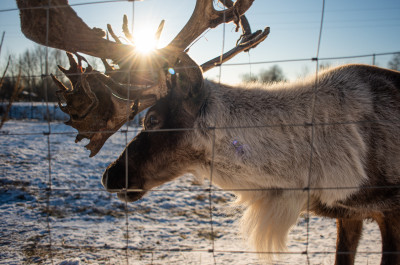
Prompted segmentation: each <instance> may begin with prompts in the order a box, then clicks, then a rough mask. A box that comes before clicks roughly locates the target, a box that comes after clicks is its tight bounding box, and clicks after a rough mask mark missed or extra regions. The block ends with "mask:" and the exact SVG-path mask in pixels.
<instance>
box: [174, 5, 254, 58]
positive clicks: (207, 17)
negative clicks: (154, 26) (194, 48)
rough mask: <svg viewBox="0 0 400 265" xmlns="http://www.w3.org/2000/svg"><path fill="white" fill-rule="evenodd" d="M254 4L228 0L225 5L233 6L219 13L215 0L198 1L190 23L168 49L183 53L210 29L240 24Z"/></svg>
mask: <svg viewBox="0 0 400 265" xmlns="http://www.w3.org/2000/svg"><path fill="white" fill-rule="evenodd" d="M225 1H226V0H225ZM253 2H254V0H237V1H236V2H235V3H233V2H232V1H230V2H229V0H228V1H226V2H225V4H226V5H227V6H229V5H231V7H229V8H228V9H226V10H223V11H217V10H215V8H214V6H213V0H197V1H196V6H195V9H194V11H193V13H192V16H191V17H190V19H189V21H188V23H187V24H186V25H185V26H184V28H183V29H182V30H181V31H180V32H179V33H178V35H177V36H176V37H175V38H174V39H173V40H172V41H171V43H170V44H169V45H168V46H167V48H168V49H172V50H179V51H183V50H184V49H185V48H186V47H187V46H189V45H190V44H191V43H192V42H193V41H194V40H195V39H196V38H197V37H199V36H200V35H201V34H202V33H203V32H204V31H205V30H207V29H208V28H215V27H217V26H218V25H220V24H222V23H229V22H232V21H234V22H235V23H236V24H238V23H239V21H240V17H241V16H242V15H243V14H244V13H245V12H246V11H247V10H248V9H249V8H250V6H251V5H252V4H253ZM227 3H228V4H227Z"/></svg>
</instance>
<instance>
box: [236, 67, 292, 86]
mask: <svg viewBox="0 0 400 265" xmlns="http://www.w3.org/2000/svg"><path fill="white" fill-rule="evenodd" d="M285 80H286V77H285V75H284V74H283V70H282V68H280V67H279V66H278V65H273V66H271V67H270V68H269V69H267V70H261V71H260V73H259V74H258V75H251V74H244V75H242V81H243V82H244V83H252V82H259V83H264V84H267V83H274V82H280V81H285Z"/></svg>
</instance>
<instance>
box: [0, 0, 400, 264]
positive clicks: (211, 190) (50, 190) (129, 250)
mask: <svg viewBox="0 0 400 265" xmlns="http://www.w3.org/2000/svg"><path fill="white" fill-rule="evenodd" d="M112 2H132V13H133V14H134V6H135V1H132V0H109V1H94V2H82V3H76V4H72V5H71V6H81V5H92V4H101V3H112ZM223 2H224V3H225V0H223ZM50 3H51V0H49V6H48V7H47V9H46V10H47V11H46V19H47V30H46V43H48V40H49V35H48V33H49V9H50V8H52V7H51V6H50ZM321 3H322V6H321V18H320V28H319V34H318V36H317V39H316V41H317V48H316V52H315V57H313V58H293V59H284V60H272V61H252V60H251V58H250V57H249V61H248V62H244V63H224V64H220V65H219V66H218V67H219V80H218V83H219V84H221V76H222V67H230V66H240V65H248V66H249V67H251V65H257V64H274V63H289V62H307V61H311V62H315V85H314V89H313V96H312V101H311V102H312V103H311V105H312V108H311V109H312V114H311V119H310V121H309V122H307V123H298V124H265V125H260V126H250V125H249V126H236V127H218V126H217V122H216V121H214V126H211V127H209V128H206V129H207V130H209V131H211V132H212V148H213V149H212V158H213V159H212V162H211V169H210V177H209V180H210V182H209V186H208V187H206V188H190V187H187V188H179V189H171V188H162V189H159V188H155V189H152V190H145V189H131V188H129V185H128V177H129V168H128V166H129V159H128V157H129V153H128V150H127V151H126V153H125V167H126V168H125V189H123V190H122V191H123V192H124V193H125V196H128V195H127V194H128V192H143V191H145V192H152V193H159V192H173V193H180V192H203V193H207V194H208V202H209V204H208V207H209V209H208V210H209V212H208V214H209V217H208V219H209V221H208V224H209V229H210V234H211V244H210V246H209V248H208V249H204V248H197V247H196V246H190V247H186V248H182V247H178V248H174V247H170V248H162V247H160V248H154V247H137V246H133V245H131V244H132V243H130V241H129V236H127V237H126V238H125V243H124V245H125V246H124V247H114V246H107V247H105V246H88V245H82V244H79V245H74V244H61V245H59V244H56V243H54V242H53V241H52V230H53V229H54V228H53V227H52V226H51V221H50V212H51V210H50V209H51V207H52V206H51V197H52V195H54V193H55V192H63V193H66V192H77V193H85V192H105V191H104V190H103V189H96V188H90V189H86V188H59V187H54V186H53V185H52V181H53V180H52V179H53V178H52V175H53V174H52V173H53V169H52V151H51V150H52V148H51V147H52V146H51V145H52V143H51V140H50V137H51V135H74V134H76V132H74V131H70V132H68V131H67V132H65V131H63V132H57V131H53V130H52V127H51V121H50V119H47V131H45V132H12V131H11V132H10V131H7V130H2V131H1V133H0V137H7V136H32V135H37V136H43V137H45V138H46V141H47V161H48V165H47V167H48V169H47V171H48V180H47V185H46V187H43V188H41V187H38V188H35V187H29V189H30V190H32V191H36V192H38V193H40V192H44V193H45V194H46V200H45V204H46V209H47V210H46V212H47V215H46V225H47V233H48V238H49V241H48V244H47V245H46V244H41V245H40V246H37V248H38V249H40V248H44V249H47V250H48V251H49V253H50V254H49V260H50V262H51V264H54V262H55V261H54V258H53V257H54V256H55V255H54V253H53V252H54V251H55V249H59V248H65V249H70V250H82V249H84V250H88V251H93V252H96V251H100V250H102V249H105V248H106V249H108V250H110V249H111V250H116V251H117V250H118V251H123V252H124V253H125V254H124V259H125V262H126V264H135V262H133V263H132V262H131V261H130V258H132V254H133V253H134V252H146V253H151V255H152V256H151V264H153V262H154V256H153V255H154V253H163V252H165V253H171V252H177V253H211V254H212V257H213V258H212V260H213V263H214V264H219V262H218V256H217V254H254V255H259V254H274V255H305V256H306V263H308V264H310V263H311V260H312V258H313V257H314V256H315V255H329V254H335V253H336V251H312V250H310V249H309V245H310V233H311V232H310V226H311V224H310V215H311V213H310V201H311V193H310V192H311V191H312V190H322V189H323V190H345V189H348V190H353V189H355V190H358V189H360V187H322V188H320V187H318V188H316V187H312V186H311V177H312V175H313V174H312V164H313V158H314V157H313V156H314V152H315V151H314V148H313V146H314V132H315V129H316V128H317V127H318V126H336V125H352V124H360V123H371V124H374V123H377V121H374V120H358V121H347V120H346V121H337V122H330V123H319V122H316V121H315V105H316V104H315V101H316V97H317V87H318V82H319V80H318V76H319V69H320V67H319V62H320V61H324V60H339V59H354V58H363V57H371V58H374V59H373V60H375V57H377V56H385V55H394V54H400V51H394V52H385V53H374V54H364V55H350V56H347V55H346V56H338V57H320V47H321V39H322V38H323V36H322V35H323V32H324V29H323V25H324V23H323V22H324V16H325V0H322V1H321ZM224 6H225V4H224ZM40 8H43V7H40ZM58 8H59V6H58ZM15 10H18V9H2V10H0V13H2V12H10V11H15ZM133 21H134V20H133ZM266 22H268V21H266ZM132 23H133V22H132ZM132 28H133V24H132ZM132 31H133V30H132ZM222 34H223V38H222V43H221V60H222V55H223V53H224V50H225V23H224V24H223V33H222ZM47 46H48V45H47ZM48 53H49V48H48V47H46V60H45V73H44V74H43V75H40V76H34V75H31V76H22V77H37V78H43V80H44V83H43V84H44V86H45V91H46V93H45V94H46V100H45V102H46V106H47V107H46V110H47V116H48V117H50V110H49V103H50V102H49V101H48V99H47V89H48V82H50V81H51V80H50V75H49V70H48V69H49V67H48V66H49V58H48ZM131 71H132V70H131V69H129V72H131ZM89 74H90V73H89ZM60 76H61V75H60ZM128 76H129V77H130V75H128ZM128 84H131V82H130V80H129V81H128ZM128 98H129V90H128ZM126 104H127V105H128V107H129V104H130V102H129V101H127V103H126ZM128 109H129V108H128ZM129 116H130V113H127V120H129ZM385 122H386V123H400V119H397V118H393V119H391V120H386V121H383V120H379V123H385ZM124 127H125V128H123V129H121V130H120V131H119V132H118V133H119V134H122V135H124V140H125V146H127V145H128V143H129V135H130V134H129V133H132V131H133V133H134V134H136V133H137V132H139V130H140V127H134V128H133V129H132V127H131V126H129V125H128V124H126V125H125V126H124ZM273 127H305V128H309V129H310V132H311V142H310V155H309V172H308V185H307V187H299V188H288V189H284V190H288V191H289V190H290V191H306V192H307V193H308V201H307V214H306V218H305V219H306V230H307V233H306V242H305V250H304V251H284V252H273V253H271V252H257V251H249V250H240V251H238V250H230V249H219V248H218V247H216V244H215V238H214V236H213V235H214V230H215V229H214V221H213V217H214V214H215V213H214V210H213V209H214V208H215V205H214V202H213V196H214V195H215V194H216V193H224V192H236V191H274V190H276V189H274V188H259V189H245V188H243V189H234V188H231V189H220V188H216V187H215V186H213V173H214V152H215V150H214V148H215V140H216V139H215V138H216V134H215V133H216V131H218V130H231V129H255V128H257V129H260V128H273ZM191 130H195V129H193V128H181V129H160V130H147V131H148V132H149V133H152V132H171V131H175V132H176V131H191ZM88 133H94V132H88ZM102 133H109V132H108V131H103V132H102ZM53 145H54V143H53ZM393 177H396V176H393ZM362 188H363V189H398V188H400V186H399V187H397V186H365V187H362ZM111 191H112V190H111ZM117 191H121V190H115V192H117ZM123 211H124V219H125V223H124V226H125V228H124V229H125V233H126V234H127V235H129V234H131V233H134V232H133V231H132V232H131V231H130V230H131V229H130V226H129V225H130V219H129V217H130V214H131V210H130V206H129V205H128V203H127V202H125V205H124V209H123ZM110 225H112V224H110ZM230 232H232V231H230ZM226 233H228V232H226ZM21 244H22V242H21ZM342 254H349V253H347V252H345V253H342ZM357 254H400V253H398V252H384V253H382V251H375V252H374V251H357ZM159 262H160V261H156V263H159Z"/></svg>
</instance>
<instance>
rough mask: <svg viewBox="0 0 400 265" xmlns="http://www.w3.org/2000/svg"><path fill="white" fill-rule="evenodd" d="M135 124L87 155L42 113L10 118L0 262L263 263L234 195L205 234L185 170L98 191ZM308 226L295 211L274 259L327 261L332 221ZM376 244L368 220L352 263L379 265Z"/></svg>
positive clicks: (195, 189) (0, 143)
mask: <svg viewBox="0 0 400 265" xmlns="http://www.w3.org/2000/svg"><path fill="white" fill-rule="evenodd" d="M137 130H138V129H137V128H135V127H129V132H128V133H127V134H125V133H122V132H118V133H116V134H115V135H113V136H112V137H111V138H110V139H109V140H108V141H107V143H106V144H105V146H104V147H103V148H102V150H101V151H100V153H99V154H98V155H97V156H96V157H94V158H89V157H88V155H89V152H88V151H87V150H86V149H84V148H83V145H84V143H83V144H75V143H74V139H75V132H74V131H73V130H72V129H70V128H69V127H67V126H65V125H64V124H63V123H61V122H53V123H51V126H50V131H51V134H50V135H48V134H47V133H46V132H48V131H49V127H48V124H47V123H46V122H44V121H15V120H11V121H8V122H7V123H6V124H5V125H4V127H3V128H2V129H1V131H0V150H1V151H0V263H1V264H64V265H65V264H70V265H71V264H74V265H75V264H127V261H128V262H129V264H214V261H215V263H216V264H260V262H259V260H258V258H257V254H254V253H251V249H250V248H249V247H248V246H247V245H246V242H245V241H244V240H243V239H242V237H241V235H240V233H239V229H238V223H239V222H238V221H239V218H240V214H241V211H240V209H235V208H233V207H232V206H231V205H230V202H232V201H233V200H234V197H233V196H232V195H231V194H230V193H227V192H224V191H217V192H213V193H212V205H213V208H212V225H213V234H211V221H210V220H211V219H210V209H209V192H208V191H207V190H206V189H207V188H208V187H209V186H208V185H209V184H208V183H207V182H205V183H198V182H197V181H196V180H195V179H194V178H193V177H192V176H183V177H181V178H179V179H177V180H175V181H173V182H171V183H168V184H166V185H163V186H162V187H160V188H159V189H157V191H153V192H149V193H148V194H147V196H146V197H145V198H143V199H142V200H140V201H138V202H135V203H130V204H128V205H126V204H125V203H122V202H121V201H119V200H118V199H117V198H116V196H115V195H113V194H109V193H107V192H106V191H105V190H104V189H103V187H102V185H101V183H100V178H101V175H102V172H103V171H104V169H105V168H106V167H107V165H108V164H109V163H110V162H112V161H113V160H114V159H116V158H117V157H118V156H119V154H120V153H121V152H122V150H123V149H124V146H125V144H126V142H127V141H129V140H130V139H132V138H133V136H134V135H135V133H136V131H137ZM50 180H51V181H50ZM171 190H173V191H171ZM309 230H310V234H309V239H308V243H307V222H306V220H305V219H304V218H301V219H299V222H298V224H297V225H296V226H295V227H294V228H293V230H292V232H291V233H290V238H289V241H288V254H286V255H279V257H278V259H277V260H276V261H275V262H274V264H333V262H334V254H333V253H334V251H335V240H336V225H335V220H333V219H324V218H319V217H312V218H311V219H310V223H309ZM213 238H214V241H213V240H212V239H213ZM213 244H214V246H213ZM307 246H308V249H307ZM213 248H214V254H215V260H214V257H213V253H212V252H211V251H210V250H212V249H213ZM380 248H381V243H380V233H379V231H378V229H377V226H376V225H375V224H374V223H368V222H367V223H366V225H365V229H364V234H363V238H362V240H361V242H360V247H359V252H361V253H359V254H358V255H357V264H379V262H380V254H379V251H380ZM306 250H308V252H309V255H308V256H307V255H305V254H302V253H303V252H304V251H306ZM370 252H373V253H372V254H371V253H370Z"/></svg>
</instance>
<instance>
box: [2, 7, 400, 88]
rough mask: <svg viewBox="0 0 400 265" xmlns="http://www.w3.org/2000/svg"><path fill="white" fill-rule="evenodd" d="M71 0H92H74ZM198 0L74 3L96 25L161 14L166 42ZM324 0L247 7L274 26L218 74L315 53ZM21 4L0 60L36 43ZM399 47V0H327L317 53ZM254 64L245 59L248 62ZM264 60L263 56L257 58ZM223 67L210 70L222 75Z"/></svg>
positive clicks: (196, 54) (308, 69)
mask: <svg viewBox="0 0 400 265" xmlns="http://www.w3.org/2000/svg"><path fill="white" fill-rule="evenodd" d="M69 2H70V4H82V3H90V2H95V1H94V0H70V1H69ZM194 5H195V0H146V1H143V2H135V3H134V6H133V4H132V2H129V3H128V2H115V3H102V4H88V5H79V6H74V9H75V10H76V11H77V13H78V15H79V16H81V17H82V19H83V20H84V21H85V22H86V23H87V24H88V25H89V26H91V27H100V28H103V29H105V28H106V24H107V23H110V24H111V25H113V27H114V29H115V30H116V31H117V32H118V30H119V29H120V26H121V23H122V16H123V14H127V15H128V17H129V19H130V20H132V17H133V15H132V14H134V23H133V25H134V29H145V28H148V29H149V30H152V31H155V29H156V28H157V26H158V24H159V22H160V21H161V20H162V19H165V20H166V24H165V28H164V31H163V34H162V37H161V43H162V44H163V43H164V44H167V43H168V42H169V41H170V40H172V38H173V37H174V36H175V35H176V34H177V33H178V32H179V30H180V29H181V28H182V27H183V25H184V24H185V23H186V21H187V20H188V19H189V17H190V15H191V13H192V10H193V9H194ZM15 7H16V4H15V1H14V0H1V1H0V9H2V10H3V9H9V8H11V9H12V8H15ZM321 10H322V0H304V1H298V0H279V1H272V0H255V2H254V4H253V6H252V7H251V9H250V10H249V11H248V12H247V13H246V15H247V18H248V20H249V21H250V25H251V27H252V29H253V30H257V29H263V28H264V27H265V26H269V27H270V28H271V33H270V35H269V37H268V38H267V40H265V41H264V42H263V43H262V44H260V45H259V46H258V47H257V48H256V49H253V50H252V51H251V52H250V54H247V53H245V54H240V55H238V56H236V57H235V58H234V59H232V60H231V61H229V62H228V64H242V63H244V65H238V66H232V65H226V66H223V67H222V69H221V81H222V82H226V83H237V82H239V81H240V80H241V75H242V74H244V73H249V72H251V73H253V74H257V73H258V72H259V71H260V70H261V69H267V68H269V67H271V66H272V64H271V63H262V62H269V61H275V60H288V59H299V58H312V57H315V56H316V50H317V43H318V35H319V30H320V23H321ZM19 27H20V25H19V18H18V11H7V12H1V13H0V33H1V32H3V31H6V37H5V42H4V45H3V49H2V54H1V57H0V59H1V62H0V64H4V61H5V58H6V54H7V53H9V52H13V53H19V52H22V51H24V50H25V49H27V48H29V47H31V46H32V42H30V41H29V40H27V39H26V38H25V37H24V36H23V35H22V34H21V32H20V28H19ZM238 37H239V34H238V33H236V32H234V26H233V25H232V24H228V25H226V28H225V46H224V49H225V51H226V50H229V49H230V48H232V47H233V46H234V45H235V42H236V40H237V38H238ZM222 43H223V27H222V26H219V27H218V28H216V29H212V30H210V31H209V32H208V33H207V34H206V35H205V36H204V37H203V38H201V39H200V40H199V41H198V42H197V43H196V44H195V45H193V47H192V48H191V50H190V53H189V54H190V55H191V57H192V58H193V59H194V60H195V61H196V62H198V63H199V64H201V63H203V62H205V61H207V60H208V59H210V58H213V57H215V56H217V55H219V54H220V53H221V51H222ZM397 51H400V1H398V0H373V1H372V0H326V3H325V16H324V24H323V32H322V38H321V46H320V54H319V55H320V57H325V58H326V57H338V56H352V55H363V54H373V53H385V52H397ZM391 57H392V56H379V57H377V58H376V63H377V64H378V65H379V66H382V67H386V66H387V62H388V60H390V59H391ZM249 62H250V63H252V64H247V63H249ZM260 62H261V63H260ZM371 62H372V57H368V58H358V59H343V60H332V61H324V63H329V64H331V65H339V64H344V63H371ZM280 66H281V67H282V68H283V70H284V73H285V75H286V76H287V77H288V78H289V79H290V80H294V79H296V78H297V77H298V76H301V75H303V74H304V73H314V72H315V62H311V60H310V61H306V62H288V63H282V64H280ZM219 73H220V71H219V69H214V70H211V71H209V72H207V73H206V74H205V75H206V77H208V78H210V79H216V80H218V77H219Z"/></svg>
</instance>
